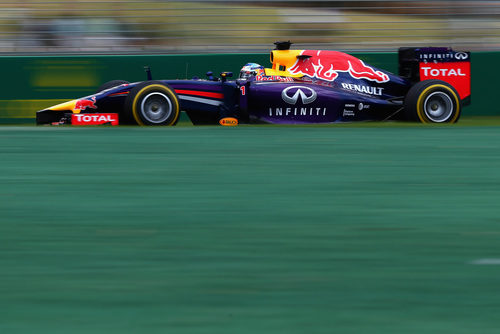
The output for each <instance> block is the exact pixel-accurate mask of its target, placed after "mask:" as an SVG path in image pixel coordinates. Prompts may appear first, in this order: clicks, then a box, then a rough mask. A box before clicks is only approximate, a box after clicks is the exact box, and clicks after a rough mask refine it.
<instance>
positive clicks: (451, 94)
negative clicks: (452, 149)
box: [404, 80, 462, 123]
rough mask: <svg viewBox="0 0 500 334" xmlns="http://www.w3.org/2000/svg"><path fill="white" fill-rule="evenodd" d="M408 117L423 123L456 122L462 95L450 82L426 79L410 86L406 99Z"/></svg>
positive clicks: (405, 105) (460, 107) (460, 108)
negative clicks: (460, 95)
mask: <svg viewBox="0 0 500 334" xmlns="http://www.w3.org/2000/svg"><path fill="white" fill-rule="evenodd" d="M404 110H405V114H406V117H407V119H409V120H411V121H417V122H422V123H455V122H456V121H458V119H459V117H460V112H461V110H462V104H461V101H460V97H459V95H458V93H457V91H456V90H455V88H453V87H452V86H451V85H450V84H448V83H446V82H444V81H441V80H425V81H421V82H418V83H417V84H415V85H414V86H413V87H411V88H410V90H409V92H408V94H407V95H406V97H405V101H404Z"/></svg>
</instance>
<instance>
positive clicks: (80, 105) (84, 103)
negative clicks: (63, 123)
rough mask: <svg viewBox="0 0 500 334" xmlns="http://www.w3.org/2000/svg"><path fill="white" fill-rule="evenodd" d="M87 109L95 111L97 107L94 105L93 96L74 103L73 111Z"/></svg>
mask: <svg viewBox="0 0 500 334" xmlns="http://www.w3.org/2000/svg"><path fill="white" fill-rule="evenodd" d="M87 108H90V109H97V106H96V105H95V96H92V97H91V98H85V99H80V100H78V101H76V104H75V108H74V109H75V110H80V111H82V110H85V109H87Z"/></svg>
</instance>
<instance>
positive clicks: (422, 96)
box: [417, 84, 460, 123]
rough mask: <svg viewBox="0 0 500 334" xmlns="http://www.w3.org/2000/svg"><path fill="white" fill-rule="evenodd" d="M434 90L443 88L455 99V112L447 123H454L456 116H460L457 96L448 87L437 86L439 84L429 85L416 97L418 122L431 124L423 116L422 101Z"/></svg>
mask: <svg viewBox="0 0 500 334" xmlns="http://www.w3.org/2000/svg"><path fill="white" fill-rule="evenodd" d="M435 88H444V89H446V90H447V91H448V92H450V93H451V95H452V96H453V98H454V99H455V106H456V109H457V110H456V111H455V116H453V118H452V119H451V120H450V121H449V122H450V123H455V121H456V120H457V118H458V116H459V115H460V104H459V103H460V101H459V100H458V96H457V94H455V92H454V91H453V90H452V89H451V88H450V87H448V86H445V85H439V84H437V85H431V86H429V87H427V88H426V89H424V90H423V91H422V93H421V94H420V96H419V97H418V100H417V115H418V118H419V119H420V121H421V122H422V123H431V122H430V120H429V119H428V118H427V116H426V115H425V112H424V100H425V98H426V97H427V93H428V92H429V91H430V90H431V89H435Z"/></svg>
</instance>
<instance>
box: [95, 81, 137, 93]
mask: <svg viewBox="0 0 500 334" xmlns="http://www.w3.org/2000/svg"><path fill="white" fill-rule="evenodd" d="M124 84H129V82H128V81H125V80H111V81H108V82H105V83H103V84H102V85H100V86H99V88H97V90H96V91H95V93H96V94H97V93H99V92H102V91H103V90H106V89H110V88H113V87H116V86H120V85H124Z"/></svg>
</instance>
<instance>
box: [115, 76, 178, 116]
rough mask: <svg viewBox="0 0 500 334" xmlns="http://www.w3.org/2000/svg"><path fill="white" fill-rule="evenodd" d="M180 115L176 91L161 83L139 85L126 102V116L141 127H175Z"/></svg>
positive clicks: (147, 82)
mask: <svg viewBox="0 0 500 334" xmlns="http://www.w3.org/2000/svg"><path fill="white" fill-rule="evenodd" d="M179 113H180V106H179V100H178V98H177V95H176V94H175V91H174V90H173V89H172V88H170V86H168V85H166V84H164V83H162V82H160V81H145V82H142V83H140V84H138V85H137V86H135V87H134V88H133V89H132V90H131V91H130V93H129V95H128V96H127V99H126V101H125V115H127V117H129V118H131V119H133V120H134V121H135V122H136V123H137V124H139V125H175V124H176V123H177V121H178V119H179Z"/></svg>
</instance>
